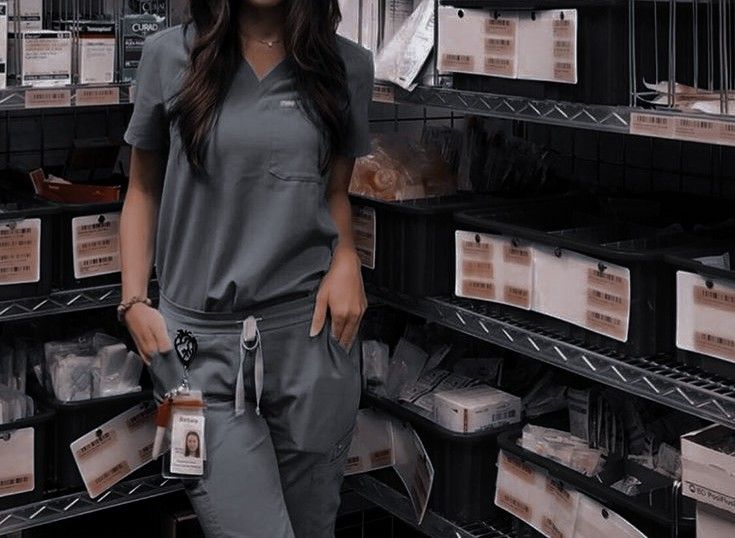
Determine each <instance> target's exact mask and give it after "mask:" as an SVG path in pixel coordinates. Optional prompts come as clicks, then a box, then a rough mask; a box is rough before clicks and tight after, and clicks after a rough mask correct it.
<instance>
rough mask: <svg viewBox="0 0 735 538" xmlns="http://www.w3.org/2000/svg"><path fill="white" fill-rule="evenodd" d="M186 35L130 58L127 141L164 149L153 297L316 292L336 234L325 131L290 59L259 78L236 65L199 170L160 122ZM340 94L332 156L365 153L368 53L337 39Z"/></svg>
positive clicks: (158, 37)
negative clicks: (340, 121)
mask: <svg viewBox="0 0 735 538" xmlns="http://www.w3.org/2000/svg"><path fill="white" fill-rule="evenodd" d="M193 32H194V29H193V27H191V26H190V27H188V28H187V29H186V33H185V30H184V28H183V27H182V26H176V27H173V28H170V29H167V30H164V31H162V32H159V33H158V34H154V35H152V36H150V37H149V38H148V39H147V40H146V42H145V45H144V48H143V55H142V57H141V60H140V64H139V68H138V76H137V85H136V92H135V105H134V109H133V114H132V117H131V120H130V123H129V125H128V129H127V131H126V133H125V140H126V142H128V143H129V144H130V145H132V146H135V147H138V148H140V149H144V150H151V151H161V152H162V153H165V152H166V151H168V161H167V166H166V173H165V178H164V184H163V192H162V196H161V204H160V210H159V215H158V226H157V234H156V247H155V265H156V273H157V277H158V281H159V288H160V293H161V294H162V295H164V296H165V297H166V298H167V299H168V300H170V301H171V302H173V303H176V304H179V305H181V306H184V307H187V308H190V309H193V310H200V311H220V312H228V311H243V310H248V309H252V308H256V307H257V306H258V305H264V304H268V303H273V302H279V301H281V300H287V299H289V298H291V297H296V296H299V295H303V294H307V293H310V292H314V291H315V290H316V289H317V287H318V285H319V282H320V280H321V278H322V277H323V275H324V274H325V272H326V271H327V270H328V269H329V264H330V261H331V257H332V252H333V250H334V247H335V245H336V241H337V237H338V236H337V229H336V226H335V223H334V222H333V220H332V217H331V214H330V212H329V208H328V205H327V198H326V188H327V186H328V180H329V178H328V175H326V174H325V173H322V169H321V166H320V164H321V162H322V161H323V158H324V156H325V155H326V151H327V143H328V141H327V140H326V135H325V133H324V132H323V131H322V130H321V129H320V128H318V127H317V126H315V125H314V123H313V122H312V121H311V120H310V119H309V118H308V116H307V115H306V113H305V112H304V110H303V108H304V106H306V103H302V102H301V99H300V97H299V93H298V92H297V87H296V79H295V73H294V67H293V62H292V59H291V58H290V57H286V58H285V59H284V60H282V61H281V62H279V63H278V64H276V65H275V66H274V67H272V68H271V69H270V71H268V72H267V73H266V74H265V75H264V76H263V77H262V78H260V79H259V78H258V76H257V75H256V73H255V71H254V70H253V68H252V67H251V65H250V63H249V62H248V61H247V60H246V59H245V58H242V61H241V63H240V64H239V66H238V68H237V70H236V72H235V74H234V79H233V83H232V86H231V88H230V90H229V92H228V94H227V96H226V98H225V100H224V102H223V103H222V108H221V111H220V113H219V115H218V118H217V121H216V123H215V124H214V125H213V127H212V130H211V134H210V136H209V139H208V141H207V146H206V163H205V166H206V174H201V173H196V172H194V171H193V170H192V169H191V167H190V166H189V163H188V161H187V159H186V155H185V153H184V150H183V145H182V141H181V138H180V136H179V132H178V128H176V127H175V126H173V125H172V124H171V123H170V122H169V121H168V119H167V110H168V109H169V107H170V101H171V98H172V97H173V96H174V95H175V93H176V92H177V91H178V89H179V88H180V84H181V80H182V78H183V73H184V70H185V68H186V64H187V61H188V52H187V44H190V43H191V40H192V38H193ZM338 46H339V51H340V54H341V56H342V58H343V60H344V62H345V67H346V68H347V80H348V87H349V94H350V108H349V114H348V116H349V122H348V129H347V137H346V139H345V140H344V143H343V145H342V147H341V148H340V151H339V153H340V154H342V155H345V156H347V157H358V156H361V155H365V154H367V153H368V152H369V151H370V133H369V127H368V106H369V103H370V100H371V96H372V86H373V63H372V55H371V53H370V52H369V51H367V50H366V49H364V48H362V47H360V46H359V45H357V44H355V43H354V42H352V41H349V40H347V39H344V38H342V37H339V36H338Z"/></svg>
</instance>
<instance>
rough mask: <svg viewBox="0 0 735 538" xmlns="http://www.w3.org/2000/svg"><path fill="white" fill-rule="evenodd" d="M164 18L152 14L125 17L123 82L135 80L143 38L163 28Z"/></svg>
mask: <svg viewBox="0 0 735 538" xmlns="http://www.w3.org/2000/svg"><path fill="white" fill-rule="evenodd" d="M165 23H166V19H165V17H159V16H157V15H153V14H143V15H126V16H125V18H124V19H123V23H122V24H123V36H122V51H121V53H120V58H121V60H122V79H123V82H130V81H132V80H135V74H136V72H137V70H138V63H139V62H140V57H141V55H142V53H143V43H144V42H145V38H146V37H147V36H149V35H151V34H155V33H156V32H158V31H159V30H163V29H164V27H165Z"/></svg>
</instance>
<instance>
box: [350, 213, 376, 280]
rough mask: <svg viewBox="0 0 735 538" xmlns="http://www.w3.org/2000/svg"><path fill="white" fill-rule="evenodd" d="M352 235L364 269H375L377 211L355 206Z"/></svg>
mask: <svg viewBox="0 0 735 538" xmlns="http://www.w3.org/2000/svg"><path fill="white" fill-rule="evenodd" d="M352 234H353V236H354V241H355V248H356V249H357V255H358V256H359V257H360V262H361V263H362V265H363V267H367V268H368V269H375V237H376V233H375V209H373V208H372V207H366V206H353V208H352Z"/></svg>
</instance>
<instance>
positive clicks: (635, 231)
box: [455, 201, 692, 356]
mask: <svg viewBox="0 0 735 538" xmlns="http://www.w3.org/2000/svg"><path fill="white" fill-rule="evenodd" d="M579 207H583V208H584V210H585V211H588V213H584V212H581V211H580V210H579V209H578V208H579ZM595 213H597V214H595ZM455 218H456V222H457V228H458V229H460V230H467V231H472V232H481V233H488V234H495V235H499V236H502V237H504V238H505V239H506V240H509V241H511V242H513V243H515V244H519V245H523V246H526V247H528V248H530V249H531V252H532V264H533V271H532V272H533V289H532V290H529V292H528V293H529V295H531V296H532V297H533V301H532V303H533V304H532V305H531V308H530V309H531V310H533V312H527V311H523V310H522V309H520V308H514V307H513V306H505V305H501V306H498V307H497V308H498V310H499V311H500V312H501V313H502V314H504V315H507V316H508V317H510V318H511V319H515V320H517V321H520V322H530V323H532V324H534V325H535V326H536V327H539V328H540V329H542V330H547V331H549V332H552V333H555V334H558V335H559V336H561V337H563V338H568V339H572V340H575V341H579V342H581V343H582V344H583V345H584V346H585V347H588V348H601V349H604V350H612V351H614V352H619V353H623V354H626V355H630V356H648V355H652V354H654V353H656V352H661V351H667V350H670V349H671V347H672V343H673V339H672V331H673V327H672V325H671V323H670V321H669V320H670V319H671V317H668V318H667V316H671V313H672V312H673V296H672V294H671V291H670V290H671V278H672V277H671V275H669V274H667V272H666V271H665V270H663V269H664V264H663V259H662V253H663V252H666V251H671V250H674V249H676V248H684V247H685V246H686V245H687V244H688V243H690V242H691V241H692V238H691V237H690V236H688V235H686V234H681V233H664V232H662V231H661V230H657V229H655V228H650V227H647V226H642V225H633V224H629V223H625V222H614V221H612V222H611V221H610V220H607V219H606V218H604V217H602V216H600V214H599V208H598V207H595V206H580V205H579V201H576V202H575V201H567V202H564V203H561V202H559V203H555V204H543V205H542V204H528V205H525V206H524V207H522V208H510V209H504V210H495V211H493V210H469V211H464V212H459V213H457V214H456V216H455ZM502 270H503V267H502V266H496V267H495V268H494V272H495V274H496V275H497V274H499V273H500V272H501V271H502Z"/></svg>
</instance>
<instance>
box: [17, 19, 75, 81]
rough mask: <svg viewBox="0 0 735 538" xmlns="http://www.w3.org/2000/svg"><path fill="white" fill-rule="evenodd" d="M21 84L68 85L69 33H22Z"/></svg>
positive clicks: (44, 31)
mask: <svg viewBox="0 0 735 538" xmlns="http://www.w3.org/2000/svg"><path fill="white" fill-rule="evenodd" d="M21 36H22V39H21V84H22V85H23V86H26V85H30V86H37V87H51V86H65V85H67V84H71V48H72V43H71V32H64V31H62V32H56V31H53V30H40V31H34V32H23V33H22V34H21Z"/></svg>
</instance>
